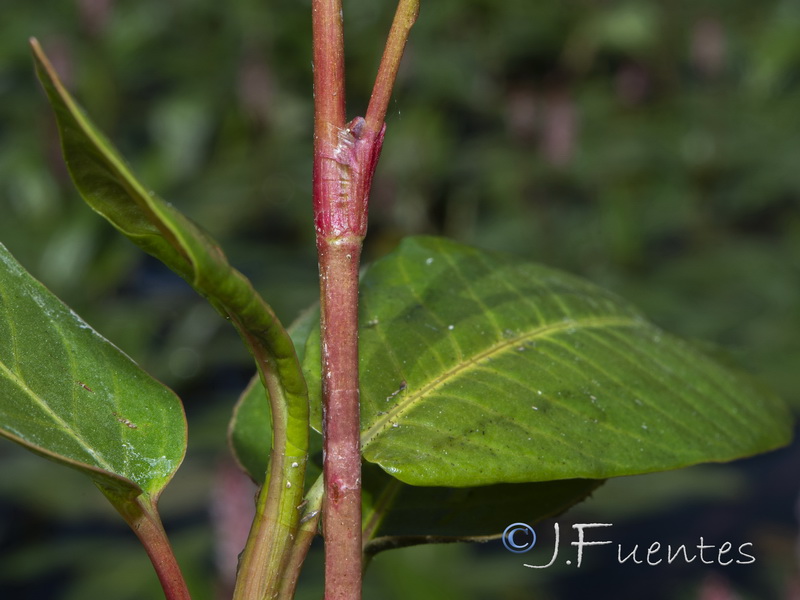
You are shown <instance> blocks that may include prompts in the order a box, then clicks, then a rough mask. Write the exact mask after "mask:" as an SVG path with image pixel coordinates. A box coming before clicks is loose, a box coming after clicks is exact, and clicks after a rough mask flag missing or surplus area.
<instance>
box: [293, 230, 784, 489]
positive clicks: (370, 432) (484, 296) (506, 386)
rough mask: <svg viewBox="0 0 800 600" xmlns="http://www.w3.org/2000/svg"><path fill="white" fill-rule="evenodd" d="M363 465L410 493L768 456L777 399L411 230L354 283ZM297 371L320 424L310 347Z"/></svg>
mask: <svg viewBox="0 0 800 600" xmlns="http://www.w3.org/2000/svg"><path fill="white" fill-rule="evenodd" d="M360 319H361V333H360V343H359V348H360V361H361V405H362V435H361V444H362V451H363V455H364V459H365V460H367V461H369V462H373V463H376V464H378V465H380V466H381V467H382V468H383V469H384V470H385V471H387V472H388V473H390V474H391V475H393V476H394V477H396V478H398V479H400V480H401V481H404V482H406V483H410V484H413V485H430V486H476V485H490V484H497V483H522V482H534V481H549V480H555V479H573V478H586V479H603V478H608V477H613V476H618V475H632V474H637V473H646V472H651V471H659V470H665V469H675V468H679V467H683V466H688V465H692V464H695V463H700V462H707V461H728V460H733V459H736V458H740V457H744V456H749V455H752V454H756V453H758V452H764V451H767V450H771V449H774V448H777V447H779V446H782V445H784V444H786V443H787V442H788V441H789V440H790V437H791V431H792V419H791V415H790V413H789V411H788V409H787V407H786V405H785V404H784V403H783V402H782V401H781V400H780V399H778V398H777V397H775V396H774V395H773V394H771V393H770V392H769V391H766V390H764V389H763V387H761V386H760V385H759V384H757V383H756V382H754V381H753V379H752V378H750V377H749V376H747V375H746V374H743V373H740V372H738V371H736V370H733V369H730V368H728V367H725V366H723V365H720V364H718V363H717V362H715V361H714V360H712V359H711V358H709V357H707V356H706V355H704V354H702V353H701V352H699V351H697V350H696V349H695V348H694V347H693V346H692V345H690V344H688V343H686V342H684V341H682V340H680V339H678V338H675V337H674V336H671V335H669V334H667V333H665V332H664V331H662V330H661V329H659V328H658V327H656V326H654V325H652V324H651V323H649V322H648V321H647V320H646V319H645V318H644V317H643V316H642V314H641V313H640V312H639V311H637V310H636V309H635V308H633V307H632V306H631V305H630V304H628V303H627V302H625V301H624V300H622V299H620V298H619V297H617V296H616V295H614V294H611V293H610V292H607V291H604V290H602V289H600V288H598V287H597V286H595V285H592V284H591V283H588V282H586V281H583V280H581V279H579V278H577V277H573V276H571V275H568V274H566V273H562V272H559V271H556V270H553V269H549V268H546V267H542V266H539V265H535V264H530V263H527V262H525V261H522V260H519V259H517V258H514V257H511V256H507V255H503V254H496V253H488V252H482V251H479V250H476V249H473V248H469V247H467V246H463V245H461V244H457V243H455V242H452V241H448V240H444V239H438V238H430V237H417V238H409V239H406V240H405V241H404V242H403V243H402V244H401V245H400V247H399V248H398V249H397V250H396V251H395V252H393V253H392V254H390V255H389V256H386V257H384V258H383V259H381V260H379V261H377V262H376V263H374V264H373V265H371V266H370V267H369V268H368V269H367V270H366V272H365V273H364V274H363V276H362V280H361V317H360ZM318 339H319V338H318V333H315V332H312V335H311V337H310V338H309V340H308V343H307V345H306V351H305V357H304V363H303V364H304V368H305V371H306V376H307V379H308V383H309V389H310V393H311V398H312V402H311V407H312V424H316V425H315V426H318V423H319V400H318V398H319V393H320V392H319V387H320V386H319V369H318V367H317V365H318V364H319V350H318V347H319V342H318Z"/></svg>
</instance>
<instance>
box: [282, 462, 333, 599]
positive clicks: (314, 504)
mask: <svg viewBox="0 0 800 600" xmlns="http://www.w3.org/2000/svg"><path fill="white" fill-rule="evenodd" d="M322 493H323V478H322V477H320V478H319V479H317V481H315V482H314V485H313V486H311V489H310V490H308V493H307V494H306V499H305V507H304V509H303V516H302V517H301V518H300V527H299V529H298V530H297V538H296V539H295V542H294V545H293V546H292V550H291V554H290V555H289V559H288V561H287V563H286V568H285V570H284V574H285V576H284V578H283V584H282V585H281V592H280V595H279V596H278V598H279V600H292V598H294V592H295V589H296V588H297V580H298V578H299V577H300V570H301V569H302V568H303V562H305V560H306V556H307V555H308V549H309V548H310V547H311V542H312V541H313V540H314V538H315V537H316V536H317V530H318V528H319V519H320V513H321V510H322Z"/></svg>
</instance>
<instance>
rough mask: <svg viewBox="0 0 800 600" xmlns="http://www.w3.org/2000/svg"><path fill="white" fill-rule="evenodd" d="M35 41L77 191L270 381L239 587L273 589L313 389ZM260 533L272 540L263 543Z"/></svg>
mask: <svg viewBox="0 0 800 600" xmlns="http://www.w3.org/2000/svg"><path fill="white" fill-rule="evenodd" d="M31 45H32V47H33V51H34V58H35V63H36V70H37V73H38V74H39V78H40V80H41V82H42V85H43V86H44V88H45V91H46V93H47V96H48V98H49V100H50V104H51V105H52V107H53V110H54V111H55V114H56V120H57V122H58V127H59V132H60V135H61V145H62V148H63V151H64V157H65V159H66V162H67V166H68V168H69V171H70V175H71V176H72V179H73V181H74V182H75V185H76V187H77V188H78V190H79V191H80V193H81V196H82V197H83V198H84V200H85V201H86V202H87V203H88V204H89V205H90V206H91V207H92V208H93V209H94V210H95V211H97V212H98V213H100V214H101V215H102V216H103V217H105V218H106V219H108V221H109V222H111V224H112V225H114V227H116V228H117V229H118V230H119V231H121V232H122V233H123V234H125V235H126V236H127V237H128V238H129V239H130V240H131V241H133V242H134V243H135V244H137V245H138V246H139V247H140V248H142V249H143V250H145V251H146V252H148V253H149V254H152V255H153V256H155V257H156V258H158V259H160V260H162V261H163V262H164V263H165V264H166V265H167V266H169V267H170V268H171V269H172V270H174V271H175V272H176V273H178V274H179V275H180V276H181V277H183V278H184V279H186V280H187V281H188V282H189V283H190V284H191V285H192V287H194V289H195V290H196V291H198V292H199V293H200V294H202V295H203V296H205V297H206V298H207V299H208V301H209V302H210V303H211V304H212V305H213V306H214V307H215V308H216V309H217V310H218V311H219V312H220V313H221V314H223V315H224V316H225V317H226V318H229V319H230V320H231V322H232V323H233V324H234V326H235V327H236V328H237V330H238V331H239V334H240V335H241V337H242V339H243V341H244V342H245V344H246V345H247V347H248V349H249V350H250V352H251V354H252V355H253V358H254V359H255V362H256V366H257V368H258V371H259V374H260V376H261V380H262V382H263V384H264V386H265V389H266V390H269V400H270V406H271V414H272V418H273V424H274V428H273V430H272V431H271V432H270V431H269V430H264V432H263V434H264V437H263V439H262V440H261V444H262V445H263V446H264V447H265V448H269V447H270V445H271V448H272V460H271V461H270V464H269V472H268V474H267V476H266V480H267V484H266V485H265V486H264V487H263V489H262V492H261V493H260V494H259V499H258V510H257V513H256V520H255V522H254V527H253V531H254V533H253V534H252V535H251V536H250V537H249V539H248V544H247V546H246V548H245V550H244V552H243V554H242V559H241V563H240V564H241V572H242V573H243V574H244V575H243V577H242V578H240V579H239V582H238V583H237V586H238V584H239V583H242V584H243V585H251V584H252V585H254V586H255V588H256V589H254V590H252V593H254V594H256V595H266V594H268V593H271V592H269V591H268V590H269V589H273V588H275V589H276V586H279V585H280V577H281V571H280V568H281V565H284V564H285V561H284V559H283V556H284V554H285V553H286V552H288V550H289V548H290V546H291V544H292V540H293V539H294V537H295V532H296V530H297V527H298V526H299V514H298V511H297V506H298V505H299V504H300V503H301V501H302V496H303V483H304V476H305V464H306V460H307V451H308V394H307V390H306V384H305V380H304V378H303V373H302V371H301V369H300V365H299V362H298V360H297V357H296V355H295V352H294V346H293V345H292V341H291V339H290V338H289V335H288V333H287V332H286V330H285V329H284V328H283V326H282V325H281V323H280V321H279V320H278V318H277V317H276V316H275V314H274V312H273V311H272V308H271V307H270V306H269V305H268V304H267V303H266V302H265V301H264V299H263V298H262V297H261V296H260V295H259V294H258V293H257V292H256V291H255V290H254V289H253V286H252V284H251V283H250V281H249V280H248V279H247V278H246V277H245V276H244V275H242V274H241V273H240V272H239V271H237V270H236V269H234V268H233V267H232V266H231V265H230V264H229V263H228V261H227V259H226V257H225V255H224V253H223V252H222V250H221V249H220V247H219V246H218V245H217V244H216V243H215V242H214V240H213V239H211V237H210V236H209V235H207V234H206V233H205V232H204V231H202V230H201V229H200V228H199V227H198V226H197V225H196V224H194V223H193V222H192V221H191V220H190V219H188V218H187V217H185V216H184V215H183V214H181V213H180V212H179V211H178V210H176V209H175V208H174V207H173V206H172V205H170V204H168V203H167V202H165V201H163V200H162V199H161V198H159V197H158V196H156V195H155V194H154V193H153V192H151V191H149V190H147V189H146V188H145V187H144V186H143V185H142V184H141V183H140V182H139V181H138V180H137V179H136V178H135V177H134V175H133V174H132V173H131V171H130V170H129V169H128V167H127V166H126V165H125V162H124V160H123V159H122V157H121V156H120V155H119V153H118V152H117V151H116V150H115V149H114V148H113V146H112V145H111V144H110V143H109V142H108V141H107V140H106V139H105V137H104V136H103V135H102V134H101V133H100V132H99V130H98V129H97V128H96V127H95V126H94V125H93V124H92V123H91V121H90V120H89V119H88V118H87V117H86V115H85V114H84V113H83V112H82V111H81V110H80V109H79V108H78V106H77V104H76V103H75V101H74V100H73V99H72V97H71V96H70V94H69V93H68V92H67V90H66V89H65V88H64V86H63V85H62V84H61V82H60V81H59V79H58V76H57V75H56V73H55V70H54V69H53V67H52V65H50V63H49V62H48V60H47V58H46V57H45V55H44V53H43V52H42V50H41V48H40V47H39V45H38V43H37V42H36V41H35V40H32V41H31ZM270 433H271V434H272V437H271V438H270V437H269V436H270ZM262 538H263V539H262ZM264 540H268V541H267V543H261V542H262V541H264ZM254 552H256V553H257V552H261V553H262V554H260V555H258V556H256V555H254V554H253V553H254ZM262 588H263V589H262ZM237 590H239V588H238V587H237ZM237 594H238V591H237ZM237 594H235V595H237ZM237 597H239V596H238V595H237Z"/></svg>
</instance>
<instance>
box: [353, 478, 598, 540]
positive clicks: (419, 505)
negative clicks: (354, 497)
mask: <svg viewBox="0 0 800 600" xmlns="http://www.w3.org/2000/svg"><path fill="white" fill-rule="evenodd" d="M362 482H363V489H364V510H363V513H364V532H365V536H368V537H369V538H370V539H369V541H368V542H366V548H365V552H366V553H367V554H375V553H377V552H380V551H382V550H387V549H391V548H397V547H403V546H410V545H416V544H427V543H439V542H453V541H479V540H482V539H486V538H490V537H494V536H497V535H499V534H500V533H501V532H502V531H503V530H504V529H505V528H506V527H507V526H508V525H509V524H511V523H514V522H524V523H529V524H534V523H536V522H538V521H541V520H542V519H546V518H549V517H553V516H556V515H559V514H561V513H562V512H564V511H565V510H567V509H568V508H569V507H570V506H572V505H574V504H576V503H578V502H581V501H582V500H585V499H586V497H587V496H589V494H591V493H592V492H593V491H594V490H595V489H597V488H598V487H599V486H600V485H602V483H603V481H602V480H600V481H595V480H591V479H568V480H565V481H546V482H538V483H501V484H496V485H487V486H480V487H460V488H452V487H450V488H448V487H418V486H412V485H407V484H405V483H402V482H401V481H400V480H398V479H395V478H393V477H391V476H390V475H388V474H386V473H385V472H384V471H382V470H381V469H379V468H377V467H376V466H374V465H370V464H368V463H367V464H365V465H364V469H363V477H362Z"/></svg>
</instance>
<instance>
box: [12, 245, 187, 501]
mask: <svg viewBox="0 0 800 600" xmlns="http://www.w3.org/2000/svg"><path fill="white" fill-rule="evenodd" d="M0 398H2V402H0V435H3V436H5V437H7V438H9V439H11V440H13V441H15V442H17V443H19V444H22V445H23V446H25V447H27V448H28V449H29V450H32V451H34V452H36V453H38V454H40V455H42V456H45V457H47V458H50V459H52V460H55V461H57V462H60V463H62V464H65V465H67V466H70V467H74V468H76V469H79V470H81V471H83V472H85V473H86V474H88V475H89V476H90V477H92V479H94V481H95V482H96V483H97V484H98V485H99V486H100V487H101V489H103V490H104V491H105V492H106V493H107V495H108V494H111V495H112V496H118V497H120V498H127V499H129V500H131V499H134V498H136V497H137V496H139V495H140V494H142V493H143V492H144V493H145V494H147V495H148V496H149V498H150V500H151V501H152V502H155V499H156V498H157V497H158V495H159V494H160V493H161V491H162V490H163V488H164V486H166V484H167V483H168V482H169V480H170V479H171V478H172V476H173V474H174V473H175V471H176V470H177V468H178V466H179V465H180V463H181V461H182V460H183V455H184V453H185V451H186V420H185V417H184V414H183V408H182V406H181V403H180V400H178V398H177V397H176V396H175V394H173V393H172V391H170V390H169V389H168V388H166V387H165V386H163V385H162V384H161V383H159V382H158V381H156V380H154V379H153V378H151V377H150V376H149V375H147V374H146V373H145V372H144V371H142V370H141V369H140V368H139V367H138V366H137V365H136V364H135V363H134V362H133V361H132V360H131V359H130V358H128V357H127V356H126V355H125V354H123V353H122V352H121V351H120V350H119V349H118V348H117V347H116V346H114V345H113V344H111V343H110V342H109V341H107V340H106V339H105V338H103V337H102V336H101V335H100V334H98V333H97V332H96V331H95V330H94V329H92V328H91V327H90V326H89V325H87V324H86V323H85V322H84V321H83V320H81V318H80V317H78V316H77V315H76V314H75V313H74V312H72V311H71V310H70V309H69V308H68V307H67V306H65V305H64V304H63V303H62V302H61V301H60V300H58V298H56V297H55V296H53V294H51V293H50V292H49V291H48V290H47V289H45V288H44V286H42V284H41V283H39V282H38V281H36V280H35V279H34V278H33V277H32V276H31V275H30V274H29V273H27V272H26V271H25V270H24V269H23V268H22V267H21V266H20V265H19V264H18V263H17V262H16V260H14V258H13V257H12V256H11V254H9V252H8V250H7V249H6V248H5V246H3V245H2V244H0Z"/></svg>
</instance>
